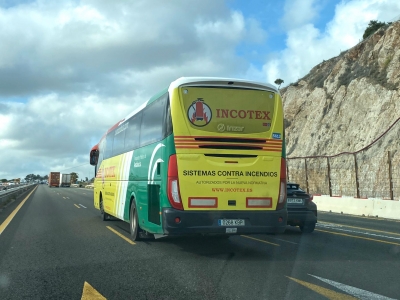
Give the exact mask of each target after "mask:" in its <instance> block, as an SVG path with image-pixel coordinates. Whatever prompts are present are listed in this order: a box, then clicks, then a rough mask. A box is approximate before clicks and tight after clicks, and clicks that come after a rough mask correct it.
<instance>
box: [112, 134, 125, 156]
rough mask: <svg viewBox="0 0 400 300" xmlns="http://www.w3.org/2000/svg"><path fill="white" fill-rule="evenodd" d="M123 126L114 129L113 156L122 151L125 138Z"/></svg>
mask: <svg viewBox="0 0 400 300" xmlns="http://www.w3.org/2000/svg"><path fill="white" fill-rule="evenodd" d="M124 128H125V127H121V128H117V129H115V131H114V132H115V136H114V144H113V156H115V155H118V154H121V153H123V152H124V140H125V132H126V129H125V130H124Z"/></svg>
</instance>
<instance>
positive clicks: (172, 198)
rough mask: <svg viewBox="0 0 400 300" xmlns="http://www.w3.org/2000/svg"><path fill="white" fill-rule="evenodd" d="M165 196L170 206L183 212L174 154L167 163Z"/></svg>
mask: <svg viewBox="0 0 400 300" xmlns="http://www.w3.org/2000/svg"><path fill="white" fill-rule="evenodd" d="M167 194H168V200H169V203H170V204H171V206H172V207H173V208H175V209H179V210H183V205H182V201H181V195H180V192H179V181H178V164H177V162H176V154H173V155H171V156H170V157H169V161H168V186H167Z"/></svg>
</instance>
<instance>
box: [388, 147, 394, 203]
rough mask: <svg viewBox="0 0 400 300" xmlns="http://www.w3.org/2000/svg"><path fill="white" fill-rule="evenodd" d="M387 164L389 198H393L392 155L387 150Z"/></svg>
mask: <svg viewBox="0 0 400 300" xmlns="http://www.w3.org/2000/svg"><path fill="white" fill-rule="evenodd" d="M388 164H389V192H390V200H394V195H393V178H392V156H391V154H390V151H388Z"/></svg>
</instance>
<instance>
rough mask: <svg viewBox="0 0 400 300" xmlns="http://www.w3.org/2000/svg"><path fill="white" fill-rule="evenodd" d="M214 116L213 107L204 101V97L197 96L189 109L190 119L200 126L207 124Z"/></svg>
mask: <svg viewBox="0 0 400 300" xmlns="http://www.w3.org/2000/svg"><path fill="white" fill-rule="evenodd" d="M211 118H212V112H211V108H210V107H209V106H208V105H207V104H206V103H205V102H204V100H203V98H197V99H196V100H195V101H193V103H192V105H190V107H189V109H188V119H189V121H190V122H191V123H192V124H193V125H194V126H198V127H203V126H206V125H207V124H208V123H210V121H211Z"/></svg>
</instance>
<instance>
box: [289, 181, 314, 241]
mask: <svg viewBox="0 0 400 300" xmlns="http://www.w3.org/2000/svg"><path fill="white" fill-rule="evenodd" d="M287 211H288V221H287V224H288V225H291V226H299V227H300V230H301V232H303V233H311V232H313V231H314V228H315V224H316V223H317V205H316V204H315V203H314V202H313V196H312V195H310V194H307V193H306V192H305V191H303V190H302V189H301V188H300V186H299V185H298V184H297V183H288V184H287Z"/></svg>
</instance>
